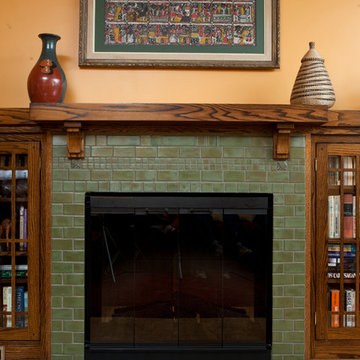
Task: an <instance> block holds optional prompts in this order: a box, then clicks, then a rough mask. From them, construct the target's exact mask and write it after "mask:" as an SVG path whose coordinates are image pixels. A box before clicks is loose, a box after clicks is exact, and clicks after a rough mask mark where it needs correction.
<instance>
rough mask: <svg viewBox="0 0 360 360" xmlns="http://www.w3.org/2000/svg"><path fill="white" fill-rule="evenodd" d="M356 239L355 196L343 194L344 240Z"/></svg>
mask: <svg viewBox="0 0 360 360" xmlns="http://www.w3.org/2000/svg"><path fill="white" fill-rule="evenodd" d="M355 237H356V196H355V195H353V194H344V238H345V239H353V238H355Z"/></svg>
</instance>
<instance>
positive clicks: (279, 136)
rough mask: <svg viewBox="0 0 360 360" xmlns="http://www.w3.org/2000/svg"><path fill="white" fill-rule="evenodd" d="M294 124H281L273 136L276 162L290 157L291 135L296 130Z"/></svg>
mask: <svg viewBox="0 0 360 360" xmlns="http://www.w3.org/2000/svg"><path fill="white" fill-rule="evenodd" d="M294 127H295V126H294V124H293V123H279V124H277V126H276V130H275V131H274V135H273V158H274V160H286V159H288V158H289V157H290V133H291V131H292V130H294Z"/></svg>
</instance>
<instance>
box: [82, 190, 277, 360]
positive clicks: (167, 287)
mask: <svg viewBox="0 0 360 360" xmlns="http://www.w3.org/2000/svg"><path fill="white" fill-rule="evenodd" d="M272 218H273V214H272V195H271V194H249V193H246V194H245V193H244V194H239V193H229V194H228V193H221V194H220V193H87V194H86V212H85V221H86V238H85V359H87V360H89V359H90V360H93V359H102V360H103V359H105V360H106V359H125V358H126V359H143V358H145V357H146V359H153V358H154V359H155V358H156V359H164V360H165V359H170V358H171V359H184V358H186V359H187V360H188V359H201V358H205V357H206V358H207V359H213V358H214V359H215V358H216V359H225V360H228V359H229V360H230V359H231V360H232V359H253V360H263V359H270V358H271V344H272V339H271V332H272V319H271V313H272V290H271V289H272V286H271V285H272V284H271V278H272Z"/></svg>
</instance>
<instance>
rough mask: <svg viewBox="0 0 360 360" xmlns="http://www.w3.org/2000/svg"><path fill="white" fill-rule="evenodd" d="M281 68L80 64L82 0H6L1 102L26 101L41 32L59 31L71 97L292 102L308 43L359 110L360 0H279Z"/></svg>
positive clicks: (0, 44)
mask: <svg viewBox="0 0 360 360" xmlns="http://www.w3.org/2000/svg"><path fill="white" fill-rule="evenodd" d="M280 1H281V14H280V19H281V21H280V32H281V42H280V48H281V55H280V56H281V67H280V69H278V70H266V71H261V70H257V71H250V70H230V71H227V70H132V69H130V70H129V69H125V70H123V69H120V70H119V69H106V70H102V69H80V68H79V67H78V31H79V30H78V29H79V0H61V1H52V0H0V49H1V50H0V107H26V106H28V103H29V100H28V95H27V90H26V81H27V76H28V74H29V72H30V70H31V68H32V67H33V65H34V63H35V62H36V60H37V58H38V56H39V54H40V50H41V40H40V39H39V38H38V37H37V35H38V34H39V33H42V32H50V33H55V34H58V35H60V36H61V37H62V39H61V40H60V41H59V42H58V47H57V53H58V58H59V61H60V63H61V65H62V67H63V69H64V71H65V73H66V76H67V81H68V92H67V94H66V97H65V102H100V103H119V102H205V103H206V102H208V103H211V102H215V103H243V104H247V103H259V104H261V103H263V104H266V103H275V104H276V103H277V104H287V103H289V98H290V93H291V89H292V86H293V83H294V80H295V77H296V74H297V71H298V69H299V67H300V60H301V58H302V56H303V55H304V54H305V52H306V51H307V50H308V42H309V41H315V43H316V48H317V50H318V51H319V52H320V54H321V55H322V56H323V57H324V58H325V66H326V68H327V70H328V72H329V75H330V78H331V80H332V83H333V86H334V89H335V93H336V98H337V101H336V103H335V106H334V107H333V109H360V42H359V32H360V30H359V22H360V21H359V20H360V0H345V1H339V0H280Z"/></svg>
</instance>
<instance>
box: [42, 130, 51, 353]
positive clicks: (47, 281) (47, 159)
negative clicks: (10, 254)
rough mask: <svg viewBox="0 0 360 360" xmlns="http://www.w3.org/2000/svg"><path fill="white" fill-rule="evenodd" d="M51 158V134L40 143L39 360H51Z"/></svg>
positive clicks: (46, 134)
mask: <svg viewBox="0 0 360 360" xmlns="http://www.w3.org/2000/svg"><path fill="white" fill-rule="evenodd" d="M51 157H52V134H51V132H50V131H47V132H46V133H44V134H43V136H42V141H41V227H40V279H41V281H40V293H41V295H42V296H41V299H40V309H41V320H42V321H41V324H40V333H41V338H40V355H41V356H40V359H44V360H48V359H49V360H50V359H51V167H52V163H51Z"/></svg>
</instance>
